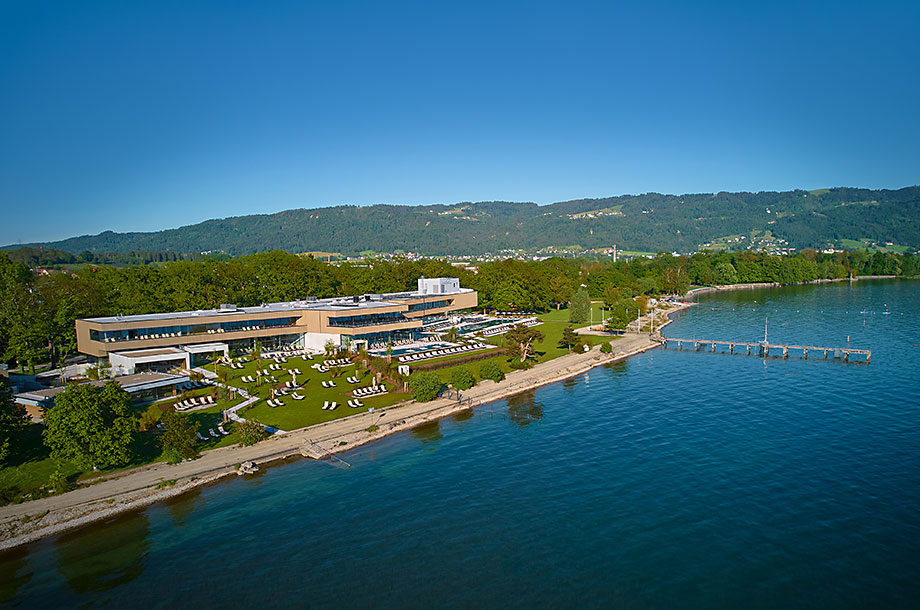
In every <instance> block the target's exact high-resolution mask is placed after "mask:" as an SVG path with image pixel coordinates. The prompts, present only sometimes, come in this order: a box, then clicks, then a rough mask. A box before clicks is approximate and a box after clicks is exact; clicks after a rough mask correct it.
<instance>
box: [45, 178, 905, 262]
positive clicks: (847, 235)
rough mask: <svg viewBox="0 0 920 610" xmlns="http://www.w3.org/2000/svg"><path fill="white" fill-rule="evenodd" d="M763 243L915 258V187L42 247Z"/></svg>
mask: <svg viewBox="0 0 920 610" xmlns="http://www.w3.org/2000/svg"><path fill="white" fill-rule="evenodd" d="M767 231H769V232H770V233H771V234H772V236H773V237H775V238H777V239H782V240H786V242H788V245H789V246H792V247H795V248H798V249H802V248H823V247H826V246H829V245H834V244H838V243H839V240H842V239H854V240H855V239H863V238H867V239H870V240H873V241H878V242H879V243H884V242H893V243H894V244H899V245H902V246H908V247H911V248H918V247H920V187H909V188H904V189H900V190H895V191H890V190H868V189H851V188H835V189H825V190H821V191H812V192H807V191H788V192H781V193H776V192H761V193H716V194H690V195H661V194H657V193H648V194H645V195H636V196H632V195H625V196H621V197H610V198H604V199H582V200H577V201H566V202H560V203H555V204H552V205H546V206H538V205H536V204H533V203H507V202H487V203H467V204H462V203H461V204H455V205H450V206H447V205H429V206H397V205H375V206H369V207H356V206H339V207H332V208H321V209H297V210H287V211H284V212H279V213H277V214H269V215H252V216H240V217H235V218H226V219H221V220H209V221H206V222H203V223H200V224H196V225H190V226H186V227H181V228H178V229H169V230H165V231H157V232H150V233H113V232H111V231H106V232H104V233H100V234H99V235H92V236H83V237H74V238H70V239H66V240H63V241H58V242H49V243H46V244H42V245H43V246H45V247H50V248H55V249H58V250H64V251H67V252H70V253H73V254H75V255H79V254H80V253H83V252H85V251H86V252H91V253H102V252H107V253H114V252H123V253H124V252H158V251H172V252H177V253H198V252H202V251H219V252H225V253H227V254H230V255H241V254H248V253H253V252H261V251H265V250H270V249H274V248H280V249H283V250H287V251H289V252H307V251H317V250H320V251H330V252H340V253H342V254H356V253H359V252H362V251H367V250H373V251H377V252H392V251H395V250H405V251H412V252H418V253H421V254H427V255H446V254H461V255H462V254H483V253H487V252H493V253H495V252H499V251H501V250H503V249H539V248H543V247H548V246H569V245H580V246H582V247H583V248H600V247H609V246H610V245H612V244H617V246H619V247H620V249H628V250H650V251H656V252H657V251H661V250H668V251H671V250H676V251H679V252H691V251H695V250H698V249H699V248H700V246H701V245H702V244H706V243H708V242H712V241H715V240H719V239H720V238H723V237H726V236H732V235H747V234H750V233H751V232H767Z"/></svg>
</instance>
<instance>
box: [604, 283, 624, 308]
mask: <svg viewBox="0 0 920 610" xmlns="http://www.w3.org/2000/svg"><path fill="white" fill-rule="evenodd" d="M622 298H623V296H622V295H621V294H620V289H619V288H617V287H616V286H614V285H613V284H610V285H608V286H607V287H606V288H605V289H604V305H606V306H607V307H613V305H614V304H615V303H616V302H617V301H619V300H620V299H622Z"/></svg>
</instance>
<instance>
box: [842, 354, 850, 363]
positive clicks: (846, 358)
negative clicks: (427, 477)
mask: <svg viewBox="0 0 920 610" xmlns="http://www.w3.org/2000/svg"><path fill="white" fill-rule="evenodd" d="M843 361H844V362H849V361H850V352H843Z"/></svg>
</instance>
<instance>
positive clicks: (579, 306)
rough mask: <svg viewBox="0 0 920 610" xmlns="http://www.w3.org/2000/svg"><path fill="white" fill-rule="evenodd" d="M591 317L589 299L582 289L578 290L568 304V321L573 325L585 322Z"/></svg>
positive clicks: (585, 291)
mask: <svg viewBox="0 0 920 610" xmlns="http://www.w3.org/2000/svg"><path fill="white" fill-rule="evenodd" d="M590 315H591V297H589V296H588V291H587V290H585V289H584V287H582V288H579V289H578V291H577V292H576V293H575V295H574V296H573V297H572V302H571V303H570V304H569V320H571V321H572V322H575V323H580V322H587V321H588V318H589V316H590Z"/></svg>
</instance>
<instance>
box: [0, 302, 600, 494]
mask: <svg viewBox="0 0 920 610" xmlns="http://www.w3.org/2000/svg"><path fill="white" fill-rule="evenodd" d="M592 311H593V316H594V320H595V322H599V321H600V318H601V311H602V306H601V303H592ZM568 317H569V311H568V310H566V309H563V310H559V311H557V310H551V311H548V312H546V313H544V314H540V316H539V318H540V319H541V320H542V321H543V324H541V325H540V326H537V327H536V328H537V329H538V330H540V331H541V332H542V333H543V334H544V335H545V338H544V339H543V341H542V342H540V343H537V344H536V346H535V347H536V361H537V362H545V361H547V360H551V359H553V358H557V357H559V356H562V355H564V354H566V353H568V350H567V349H566V348H564V347H560V346H559V345H558V343H559V341H560V339H561V338H562V331H563V329H565V327H566V326H568V325H569V321H568ZM573 326H574V327H576V328H577V327H580V326H586V324H573ZM488 340H489V341H491V342H492V343H494V344H496V345H499V346H502V345H503V344H504V338H503V337H502V336H498V337H493V338H490V339H488ZM582 340H583V341H584V342H585V343H587V344H589V345H596V344H598V343H601V342H603V341H609V340H610V339H609V338H605V337H594V336H590V335H585V336H582ZM466 355H467V354H458V355H456V356H450V357H448V358H449V359H459V358H463V357H465V356H466ZM324 360H325V359H324V358H321V357H316V359H315V360H309V359H304V358H300V357H296V358H289V359H288V360H287V362H286V363H284V364H282V365H281V366H282V370H281V371H271V373H272V375H273V376H274V378H275V381H269V380H268V379H265V380H263V382H262V383H257V384H251V383H244V382H242V380H241V378H242V377H244V376H250V375H251V376H256V369H268V368H269V365H270V364H273V363H274V361H273V360H270V359H263V360H262V362H261V364H260V363H257V362H247V363H245V365H244V368H242V369H230V368H226V372H227V374H228V385H229V386H231V387H236V388H242V389H244V390H246V391H247V392H249V393H250V394H251V395H253V396H257V397H258V398H259V400H258V402H256V403H255V404H254V405H253V406H252V407H250V408H246V409H243V410H241V411H240V412H239V414H240V416H241V417H243V418H245V419H252V420H255V421H258V422H260V423H262V424H264V425H267V426H273V427H275V428H280V429H282V430H294V429H297V428H302V427H305V426H310V425H313V424H317V423H321V422H325V421H330V420H333V419H338V418H341V417H345V416H348V415H351V414H353V413H356V412H361V411H366V410H367V409H369V408H371V407H373V408H381V407H386V406H390V405H393V404H395V403H398V402H402V401H404V400H407V399H409V398H410V396H409V395H408V394H405V393H401V392H397V391H396V390H398V389H400V388H394V387H391V386H392V384H389V383H388V384H387V386H388V388H389V389H390V391H389V392H388V393H387V394H383V395H381V396H375V397H370V398H362V399H361V401H362V402H363V403H364V405H365V406H364V407H363V408H360V409H352V408H350V407H349V406H348V404H347V401H348V400H349V398H350V396H349V394H348V392H350V391H351V390H352V389H353V388H355V387H364V386H367V385H371V383H372V376H371V373H370V371H369V370H368V369H365V368H361V367H360V366H358V365H355V364H350V365H348V366H343V367H338V368H331V369H330V371H329V372H327V373H320V372H319V371H317V370H315V369H313V368H310V366H311V365H312V364H314V363H322V362H323V361H324ZM488 360H491V361H493V362H495V363H496V364H497V365H498V366H499V367H500V368H501V369H502V370H503V371H505V373H508V372H509V371H510V370H511V366H510V364H511V363H510V361H509V360H508V359H507V358H506V357H505V356H496V357H494V358H490V359H488ZM486 361H487V360H481V361H477V362H473V363H471V364H468V365H466V366H467V367H468V368H469V369H470V370H471V371H472V372H473V375H474V376H475V377H476V378H477V379H478V377H479V375H478V373H479V367H480V366H481V364H482V363H483V362H486ZM410 366H411V365H410ZM458 366H459V365H458ZM218 367H219V368H218V370H219V369H220V365H218ZM207 368H208V369H212V370H213V368H214V365H208V366H207ZM454 368H456V367H446V368H443V369H438V370H437V371H434V372H435V374H437V375H438V377H439V378H440V379H441V380H442V381H443V382H444V383H445V384H446V383H449V382H450V376H451V372H452V371H453V369H454ZM292 369H299V370H300V371H301V373H302V374H301V375H298V376H297V382H298V383H299V384H301V385H302V387H301V389H300V390H298V393H299V394H301V395H303V396H304V397H305V398H304V399H303V400H294V399H293V398H292V397H291V395H287V396H281V397H279V399H280V400H281V401H282V402H283V403H284V406H281V407H270V406H268V403H267V399H268V398H270V397H271V394H272V388H276V387H279V386H281V385H283V383H284V382H285V381H290V380H292V379H293V377H292V375H291V373H290V371H291V370H292ZM352 375H357V376H358V377H360V379H361V383H359V384H357V385H353V384H350V383H348V381H347V380H346V377H349V376H352ZM329 380H333V381H335V383H336V387H333V388H324V387H322V383H321V382H323V381H329ZM214 391H215V388H214V387H213V386H206V387H203V388H199V389H197V390H193V391H191V392H187V393H184V394H183V395H182V396H181V397H172V398H169V399H165V400H161V401H157V402H155V403H152V404H143V405H135V406H134V407H133V408H134V411H135V413H136V415H138V416H142V415H143V414H144V413H147V415H146V418H147V419H149V420H151V421H152V420H157V419H159V417H160V416H161V415H162V413H163V412H164V411H165V410H167V409H169V408H171V407H172V405H173V404H174V403H176V402H178V401H179V400H182V399H184V398H188V397H191V396H196V397H197V396H203V395H205V394H209V393H212V392H214ZM242 400H243V399H242V398H241V397H239V396H234V397H233V399H231V400H226V399H219V400H218V401H217V404H215V405H213V406H210V407H208V408H206V409H201V410H198V411H191V412H189V413H188V416H189V417H190V418H191V420H192V421H193V422H194V423H195V425H196V427H197V428H198V431H199V432H201V434H202V435H204V436H207V437H209V439H208V440H207V441H203V442H200V443H199V444H198V448H199V449H200V450H206V449H213V448H216V447H222V446H226V445H231V444H235V443H236V442H238V437H237V434H236V433H235V431H234V424H233V423H229V424H224V429H226V430H228V431H229V432H230V435H228V436H222V437H220V438H211V437H210V436H209V434H208V429H209V428H215V429H216V428H217V425H218V424H220V423H221V422H222V421H223V411H224V410H226V409H229V408H230V407H232V406H234V405H237V404H239V403H240V402H242ZM327 400H328V401H335V402H337V403H339V407H338V408H337V409H335V410H334V411H330V410H323V409H322V406H323V403H324V401H327ZM41 430H42V426H41V425H40V424H31V425H30V426H29V427H28V429H27V430H26V431H25V432H24V433H23V434H21V435H19V437H18V438H17V439H16V444H15V446H14V447H13V451H12V452H11V456H12V457H11V458H10V459H9V460H8V461H7V464H5V465H4V466H3V467H2V468H0V504H6V503H10V502H17V501H22V500H23V499H30V498H34V497H39V496H41V495H46V493H47V492H46V491H43V490H42V487H43V486H45V485H46V484H47V481H48V478H49V477H50V476H51V474H52V473H53V472H54V471H55V470H60V471H61V472H62V473H63V474H64V476H66V477H67V478H68V480H69V481H70V482H71V483H87V482H90V481H91V479H93V478H98V477H107V476H111V475H112V474H114V473H117V472H118V471H119V470H123V469H124V468H131V467H134V466H138V465H141V464H145V463H150V462H154V461H157V460H158V459H160V453H161V450H160V445H159V442H158V436H159V435H158V433H157V432H156V430H155V428H154V429H151V430H150V431H146V432H140V433H138V434H137V436H136V440H135V444H134V447H133V454H134V459H133V460H132V462H131V463H130V464H128V465H126V466H125V467H124V468H119V469H113V470H108V471H103V472H98V473H93V472H84V471H82V470H81V469H79V468H77V467H76V466H75V465H74V464H72V463H69V462H62V463H57V462H56V461H55V460H53V459H51V458H50V457H49V450H48V449H47V448H46V447H45V446H44V445H43V444H42V438H41Z"/></svg>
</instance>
